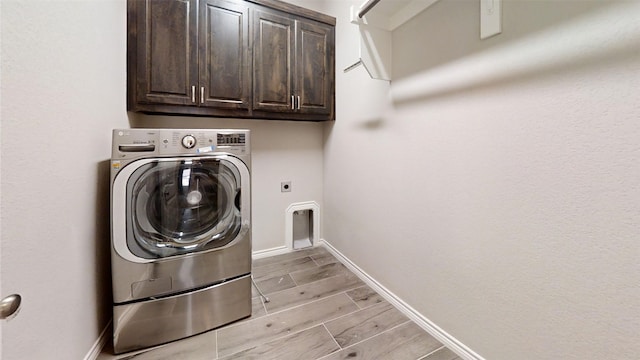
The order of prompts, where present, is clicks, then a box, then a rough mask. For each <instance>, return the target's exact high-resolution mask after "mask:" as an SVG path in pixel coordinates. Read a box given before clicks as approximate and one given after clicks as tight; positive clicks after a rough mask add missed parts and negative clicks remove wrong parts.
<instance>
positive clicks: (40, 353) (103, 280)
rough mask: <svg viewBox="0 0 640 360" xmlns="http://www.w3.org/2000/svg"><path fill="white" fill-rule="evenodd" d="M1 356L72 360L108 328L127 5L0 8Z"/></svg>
mask: <svg viewBox="0 0 640 360" xmlns="http://www.w3.org/2000/svg"><path fill="white" fill-rule="evenodd" d="M1 6H2V21H1V23H2V41H1V46H2V84H1V91H2V93H1V94H2V109H1V116H2V145H1V146H2V151H1V153H2V178H1V181H0V182H1V184H2V189H3V192H2V204H1V207H2V294H5V295H8V294H10V293H14V292H17V293H20V294H22V296H23V298H24V301H23V308H22V310H21V312H20V314H19V315H18V317H16V318H15V319H14V320H12V321H11V322H9V323H3V324H2V326H3V332H2V356H3V358H4V359H6V360H11V359H82V358H83V357H84V356H85V354H86V353H87V352H88V351H89V349H90V348H91V346H92V345H93V343H94V342H95V341H96V339H97V338H98V335H99V334H100V331H102V329H103V328H104V326H105V325H106V324H107V322H108V321H109V318H110V314H109V312H110V308H109V303H110V297H111V294H110V290H109V289H110V280H109V245H108V244H109V188H108V182H109V180H108V176H109V172H108V170H109V165H108V163H107V160H108V159H109V156H110V147H111V145H110V142H111V140H110V135H109V134H110V132H111V129H112V128H114V127H123V126H128V121H127V114H126V111H125V96H124V94H125V81H126V73H125V71H126V70H125V61H126V57H125V56H126V54H125V46H126V45H125V44H126V41H125V37H126V24H125V12H126V10H125V2H124V1H117V2H115V1H94V2H79V1H73V2H63V1H56V2H48V1H3V2H2V5H1Z"/></svg>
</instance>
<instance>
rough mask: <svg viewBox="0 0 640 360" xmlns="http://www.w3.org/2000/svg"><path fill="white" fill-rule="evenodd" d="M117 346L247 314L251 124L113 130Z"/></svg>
mask: <svg viewBox="0 0 640 360" xmlns="http://www.w3.org/2000/svg"><path fill="white" fill-rule="evenodd" d="M112 143H113V148H112V157H111V242H112V247H111V271H112V285H113V347H114V352H115V353H123V352H128V351H132V350H137V349H141V348H146V347H150V346H154V345H158V344H162V343H166V342H170V341H173V340H177V339H181V338H185V337H188V336H191V335H195V334H198V333H202V332H205V331H208V330H211V329H213V328H216V327H219V326H221V325H224V324H227V323H230V322H233V321H236V320H238V319H241V318H244V317H247V316H249V315H251V187H250V174H251V148H250V133H249V131H248V130H211V129H206V130H204V129H200V130H198V129H191V130H186V129H116V130H114V131H113V142H112Z"/></svg>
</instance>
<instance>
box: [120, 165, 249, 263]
mask: <svg viewBox="0 0 640 360" xmlns="http://www.w3.org/2000/svg"><path fill="white" fill-rule="evenodd" d="M240 183H241V182H240V174H239V172H238V169H237V168H236V167H235V165H233V164H232V163H230V162H229V161H226V160H223V159H215V158H212V159H180V160H175V159H173V160H171V161H162V160H157V161H154V162H151V163H148V164H145V165H143V166H141V167H140V168H139V169H137V170H136V171H134V172H133V173H132V175H131V177H130V179H129V181H128V183H127V195H128V196H127V212H128V216H127V222H128V224H127V233H128V236H127V246H128V247H129V250H130V251H131V252H132V253H133V254H135V255H136V256H139V257H142V258H147V259H153V258H161V257H168V256H173V255H180V254H186V253H190V252H195V251H202V250H207V249H212V248H216V247H220V246H224V245H226V244H228V243H229V242H231V241H232V240H233V239H234V238H235V237H236V236H237V235H238V233H239V232H240V229H241V224H242V218H241V212H240V196H241V191H240V190H241V188H240Z"/></svg>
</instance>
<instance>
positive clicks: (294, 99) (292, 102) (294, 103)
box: [291, 95, 296, 110]
mask: <svg viewBox="0 0 640 360" xmlns="http://www.w3.org/2000/svg"><path fill="white" fill-rule="evenodd" d="M295 109H296V97H295V96H293V95H291V110H295Z"/></svg>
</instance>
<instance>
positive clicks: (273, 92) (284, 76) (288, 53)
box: [252, 10, 295, 112]
mask: <svg viewBox="0 0 640 360" xmlns="http://www.w3.org/2000/svg"><path fill="white" fill-rule="evenodd" d="M252 31H253V34H254V37H253V59H254V60H253V66H254V71H253V109H255V110H263V111H275V112H292V111H293V109H292V108H293V102H292V96H293V95H294V93H293V90H294V89H293V76H294V73H293V63H292V62H293V56H294V53H293V50H294V46H295V20H293V19H291V18H288V17H284V16H280V15H279V14H276V13H272V12H267V11H263V10H256V11H255V13H254V17H253V30H252Z"/></svg>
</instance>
